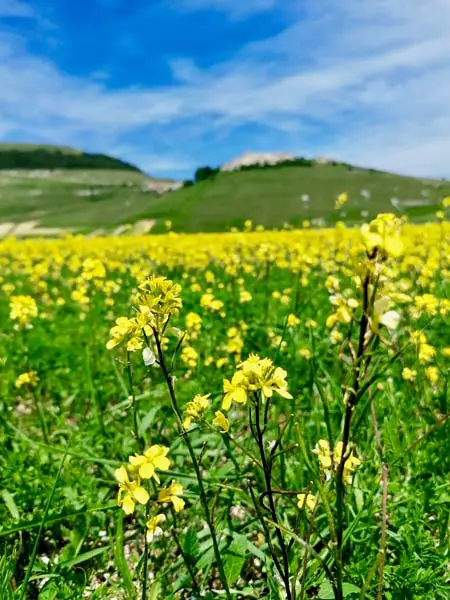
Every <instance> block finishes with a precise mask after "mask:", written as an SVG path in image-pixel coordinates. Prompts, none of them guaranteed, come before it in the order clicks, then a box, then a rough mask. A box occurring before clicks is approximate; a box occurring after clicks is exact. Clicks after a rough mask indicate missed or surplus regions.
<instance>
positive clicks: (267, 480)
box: [255, 397, 292, 600]
mask: <svg viewBox="0 0 450 600" xmlns="http://www.w3.org/2000/svg"><path fill="white" fill-rule="evenodd" d="M259 402H260V400H259V397H256V398H255V428H256V434H257V438H256V441H257V444H258V448H259V453H260V456H261V463H262V466H263V473H264V484H265V491H266V494H267V498H268V500H269V507H270V513H271V515H272V520H273V521H274V523H276V525H277V527H276V528H275V533H276V536H277V539H278V544H279V546H280V550H281V556H282V562H283V568H282V570H281V572H280V575H281V578H282V579H283V583H284V587H285V589H286V598H287V600H292V594H291V587H290V583H289V558H288V552H287V546H286V543H285V541H284V537H283V534H282V533H281V530H280V528H279V527H278V524H279V521H278V515H277V511H276V508H275V501H274V498H273V490H272V481H271V476H272V473H271V472H272V466H271V462H269V461H270V459H269V461H268V460H267V456H266V452H265V449H264V433H263V430H262V429H261V417H260V410H259V408H260V407H259Z"/></svg>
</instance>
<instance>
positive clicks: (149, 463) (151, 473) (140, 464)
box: [128, 444, 170, 483]
mask: <svg viewBox="0 0 450 600" xmlns="http://www.w3.org/2000/svg"><path fill="white" fill-rule="evenodd" d="M168 452H169V448H167V447H166V446H160V445H159V444H155V445H154V446H150V448H148V449H147V450H146V451H145V452H144V454H137V455H135V456H130V457H129V458H128V460H129V462H130V469H131V470H133V471H137V472H138V473H139V476H140V477H141V478H142V479H151V478H152V477H154V478H155V480H156V481H157V482H158V483H159V477H158V475H157V474H156V471H157V470H159V471H167V470H168V469H169V467H170V459H169V458H167V453H168Z"/></svg>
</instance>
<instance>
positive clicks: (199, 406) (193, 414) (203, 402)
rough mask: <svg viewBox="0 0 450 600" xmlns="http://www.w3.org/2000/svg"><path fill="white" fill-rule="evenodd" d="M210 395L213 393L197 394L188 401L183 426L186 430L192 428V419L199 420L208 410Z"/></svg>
mask: <svg viewBox="0 0 450 600" xmlns="http://www.w3.org/2000/svg"><path fill="white" fill-rule="evenodd" d="M210 396H211V394H206V395H205V396H201V395H200V394H197V395H196V396H194V398H193V400H191V401H190V402H188V403H187V405H186V408H185V409H184V415H183V416H184V420H183V427H184V428H185V429H186V430H188V429H189V428H190V426H191V424H192V421H199V420H200V419H201V417H202V416H203V413H204V412H205V411H206V410H208V406H209V397H210Z"/></svg>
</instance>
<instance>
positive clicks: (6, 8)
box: [0, 0, 35, 19]
mask: <svg viewBox="0 0 450 600" xmlns="http://www.w3.org/2000/svg"><path fill="white" fill-rule="evenodd" d="M34 16H35V15H34V11H33V9H32V8H31V6H29V5H28V4H25V2H21V0H0V19H1V18H2V17H26V18H31V17H34Z"/></svg>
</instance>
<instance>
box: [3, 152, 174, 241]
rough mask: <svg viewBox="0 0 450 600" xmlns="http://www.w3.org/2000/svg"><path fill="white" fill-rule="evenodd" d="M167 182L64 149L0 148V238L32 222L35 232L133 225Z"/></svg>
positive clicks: (99, 157)
mask: <svg viewBox="0 0 450 600" xmlns="http://www.w3.org/2000/svg"><path fill="white" fill-rule="evenodd" d="M170 183H171V182H170V181H165V180H160V179H155V178H152V177H149V176H146V175H144V173H142V172H141V171H140V170H139V169H137V168H136V167H134V166H133V165H130V164H128V163H126V162H123V161H121V160H118V159H116V158H111V157H109V156H106V155H101V154H100V155H99V154H89V153H86V152H82V151H80V150H76V149H73V148H65V147H62V146H41V145H31V144H0V237H2V236H4V235H16V230H15V226H16V225H17V224H20V223H22V224H27V223H31V222H34V227H37V228H39V231H41V230H42V228H64V229H68V230H71V231H75V232H78V231H80V232H90V231H93V230H96V229H105V230H110V229H112V228H114V227H116V226H118V225H123V224H127V223H133V222H135V221H137V220H140V215H141V214H142V213H144V212H145V211H147V210H148V206H149V203H150V199H151V198H152V197H153V196H155V195H156V192H157V191H158V190H159V191H161V190H162V189H164V188H165V187H167V185H170ZM25 230H26V228H25ZM39 231H35V232H34V234H33V235H36V234H38V233H39ZM42 233H43V234H44V233H47V232H44V231H42ZM49 233H50V234H53V233H54V232H49ZM17 235H24V234H23V233H22V232H21V233H19V232H17Z"/></svg>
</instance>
